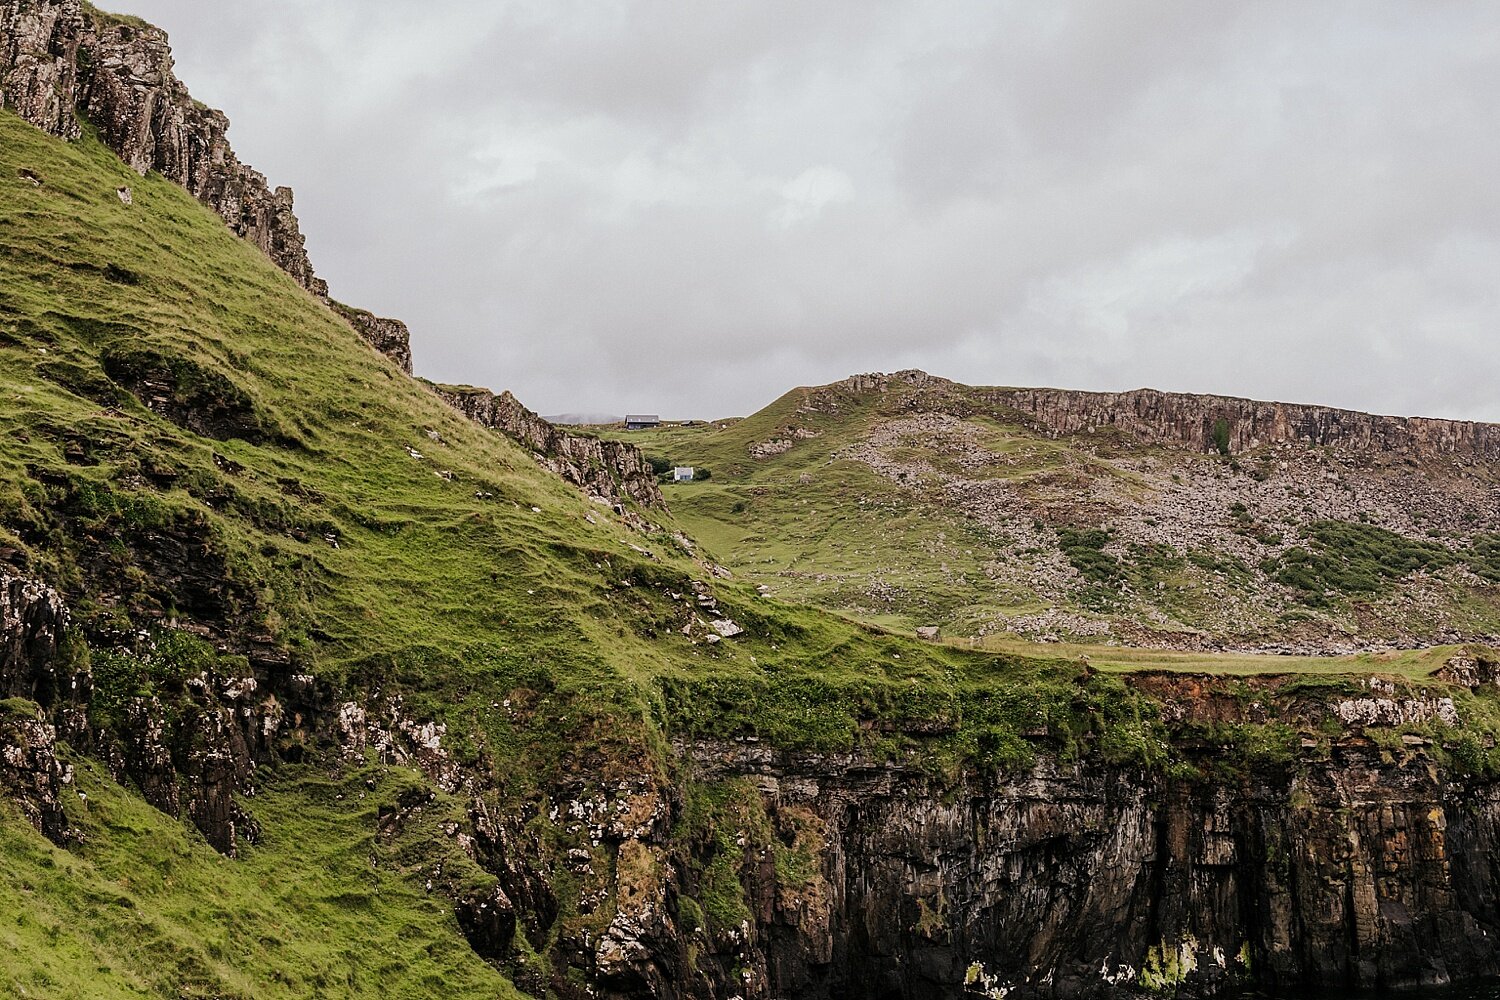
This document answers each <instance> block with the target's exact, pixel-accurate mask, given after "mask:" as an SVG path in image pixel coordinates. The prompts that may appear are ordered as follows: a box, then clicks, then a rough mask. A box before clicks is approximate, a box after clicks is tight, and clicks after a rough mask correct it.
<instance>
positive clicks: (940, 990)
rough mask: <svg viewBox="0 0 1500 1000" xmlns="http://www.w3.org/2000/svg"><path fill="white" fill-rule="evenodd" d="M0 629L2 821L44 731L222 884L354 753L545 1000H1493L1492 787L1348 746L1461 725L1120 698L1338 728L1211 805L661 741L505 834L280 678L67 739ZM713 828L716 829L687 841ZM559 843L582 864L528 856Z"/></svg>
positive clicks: (381, 717)
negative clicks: (520, 957)
mask: <svg viewBox="0 0 1500 1000" xmlns="http://www.w3.org/2000/svg"><path fill="white" fill-rule="evenodd" d="M0 611H3V617H0V630H3V634H0V639H3V642H0V677H3V679H4V683H5V689H6V691H7V692H22V693H27V694H29V695H30V696H33V697H35V698H36V699H37V700H38V701H39V702H40V703H41V705H42V711H41V712H37V711H36V710H34V709H33V708H31V707H30V706H28V705H26V704H24V703H19V702H14V701H12V702H0V748H3V750H4V752H3V754H0V794H4V795H5V796H6V797H8V798H10V799H11V800H13V801H15V802H17V803H18V804H19V805H20V808H21V810H22V814H23V815H24V816H25V817H26V818H27V819H28V820H29V821H30V822H31V823H33V824H34V825H35V826H36V827H37V828H38V829H40V830H42V831H43V832H44V833H45V834H46V835H47V836H48V837H50V838H51V839H53V840H54V841H56V842H58V843H60V844H67V843H69V842H70V841H71V839H72V837H73V834H72V831H70V830H69V828H68V823H67V819H66V815H65V813H64V811H63V809H62V807H61V797H62V796H63V795H64V794H69V792H68V791H67V789H68V785H69V783H70V782H71V780H72V774H71V771H70V770H69V768H68V767H66V766H65V765H63V764H61V763H60V762H59V759H58V755H57V752H56V739H57V735H58V732H59V729H62V730H68V729H70V728H71V729H74V730H77V731H76V732H75V734H74V735H73V736H72V737H71V740H72V741H74V742H75V747H74V749H75V750H78V749H88V750H89V751H90V752H94V753H99V754H101V755H102V757H103V759H105V760H106V761H108V762H109V764H110V767H111V769H112V770H113V771H114V772H115V773H116V775H117V777H119V778H120V779H122V780H127V779H128V780H129V781H130V783H131V784H132V785H134V786H136V787H138V788H140V789H141V792H142V794H143V795H144V796H145V797H146V798H147V799H148V801H151V802H152V803H153V804H154V805H156V806H157V807H158V808H160V809H162V810H164V811H166V812H169V813H171V814H173V815H179V816H184V817H185V818H188V819H190V820H191V821H192V822H193V823H194V824H195V825H196V826H198V828H199V829H200V830H202V831H203V832H204V834H205V836H206V837H207V838H208V840H209V842H210V843H212V844H213V845H214V846H216V847H217V848H218V849H219V850H221V851H223V852H224V853H226V854H230V855H233V854H234V853H235V852H236V851H237V849H238V847H239V846H240V845H241V844H243V843H245V842H247V841H253V840H254V839H255V838H256V836H258V832H259V831H258V829H257V827H256V825H255V823H254V821H253V820H252V819H251V818H250V817H249V816H248V815H247V814H245V813H244V812H242V811H241V809H240V807H239V805H238V798H239V797H240V796H244V795H248V794H253V789H254V784H255V780H256V779H255V775H256V771H257V769H258V767H260V766H262V765H265V764H268V763H272V762H274V761H276V760H281V759H288V758H289V757H292V758H295V757H297V756H300V755H301V754H304V753H306V752H307V750H308V748H310V747H314V746H317V747H322V748H324V749H325V751H326V752H328V753H330V754H332V758H331V759H340V758H342V759H347V760H363V759H365V757H366V755H367V754H373V755H375V757H376V758H378V759H379V760H381V761H383V762H386V763H389V764H401V765H404V766H408V767H412V768H415V769H418V770H420V771H421V772H422V773H423V774H424V775H425V776H426V777H427V780H429V781H430V782H431V783H432V784H433V786H435V787H437V788H441V789H442V790H444V791H445V792H447V793H449V794H451V795H456V796H458V797H459V798H460V799H461V800H462V801H466V802H467V803H468V808H467V815H466V818H465V822H464V823H463V824H462V827H461V828H460V826H459V825H458V824H455V825H454V828H453V830H452V832H451V833H450V834H449V835H450V836H452V837H454V838H455V840H456V842H457V843H458V844H460V845H462V848H463V850H464V851H465V852H466V853H468V854H469V856H470V857H472V858H473V859H474V860H475V861H477V862H478V863H479V864H480V865H481V866H482V867H483V868H484V869H486V870H487V871H489V872H491V873H492V874H493V875H494V876H496V878H497V879H498V886H497V887H493V888H490V889H486V890H484V892H483V894H482V895H472V894H471V895H467V896H464V895H459V896H456V897H455V898H454V899H453V900H452V903H453V906H454V911H455V913H456V915H457V918H458V920H459V923H460V926H461V927H462V928H463V929H464V931H465V933H466V934H467V935H468V937H469V940H470V942H471V943H472V944H473V946H474V947H475V948H476V950H478V951H479V952H480V953H481V954H484V955H486V956H489V957H492V958H494V959H495V960H497V961H501V962H506V961H507V960H508V957H509V956H511V955H512V954H513V950H514V942H513V940H512V939H513V936H514V935H516V934H525V935H527V936H528V937H529V938H530V939H531V940H532V941H533V943H534V944H535V943H536V942H541V941H544V940H548V939H549V938H550V939H551V940H552V941H553V944H552V945H551V946H550V948H551V952H550V954H551V956H552V959H551V960H552V962H554V963H555V965H554V966H553V972H552V974H549V975H548V976H547V977H545V978H544V979H540V980H537V981H535V982H532V983H530V986H531V987H533V988H536V989H543V988H546V987H551V988H552V989H554V990H558V991H560V992H561V995H569V996H575V995H576V996H582V995H584V993H583V992H581V990H582V987H580V986H579V985H578V984H579V982H580V980H579V979H578V978H576V977H577V976H578V975H580V974H581V975H582V977H583V979H582V980H581V981H582V982H584V983H587V984H589V985H588V995H593V996H604V997H618V998H637V997H657V998H673V1000H676V998H681V1000H687V998H695V1000H698V998H701V1000H710V998H712V1000H727V998H730V997H735V996H739V997H744V998H751V1000H768V998H771V997H777V996H788V995H797V996H806V997H814V998H815V997H833V996H851V995H858V996H885V997H910V998H934V1000H936V998H951V997H955V996H959V995H976V996H988V997H1003V996H1007V995H1014V996H1016V997H1033V996H1034V997H1049V998H1050V997H1056V998H1063V997H1076V996H1123V995H1125V994H1126V993H1139V992H1140V991H1142V990H1144V991H1146V992H1151V993H1172V992H1176V991H1179V990H1187V991H1189V992H1191V993H1207V992H1212V991H1214V990H1216V989H1220V988H1228V987H1238V986H1261V987H1269V988H1288V987H1337V988H1347V987H1370V988H1374V987H1381V988H1389V987H1399V986H1408V985H1419V984H1428V985H1430V984H1441V983H1446V982H1448V981H1450V980H1453V981H1459V980H1465V979H1474V978H1479V977H1484V976H1491V975H1496V974H1500V907H1497V903H1496V900H1497V899H1500V871H1497V870H1496V868H1495V866H1494V865H1492V864H1491V863H1490V862H1489V860H1488V859H1489V858H1492V857H1494V856H1496V855H1497V854H1500V785H1497V784H1496V783H1495V782H1494V781H1491V780H1479V779H1469V778H1464V777H1461V776H1458V775H1456V774H1453V773H1450V772H1447V771H1445V770H1444V769H1443V767H1442V766H1440V765H1439V764H1438V763H1437V762H1436V760H1435V759H1434V758H1432V757H1431V756H1429V755H1428V753H1427V751H1426V750H1425V747H1424V746H1423V744H1424V742H1425V741H1423V740H1415V741H1411V742H1409V743H1408V744H1407V746H1406V748H1405V750H1404V751H1403V752H1401V753H1400V754H1392V753H1391V752H1389V751H1382V750H1381V749H1380V747H1379V746H1377V745H1376V744H1375V743H1374V742H1372V741H1371V740H1370V739H1369V738H1367V737H1366V735H1365V731H1364V727H1365V726H1375V725H1378V724H1383V723H1387V722H1390V721H1392V720H1395V719H1399V718H1406V717H1413V718H1415V717H1416V716H1418V715H1422V714H1423V713H1428V714H1431V715H1433V716H1441V715H1444V714H1445V713H1447V712H1451V702H1449V701H1446V700H1445V699H1444V698H1441V697H1429V696H1426V695H1422V696H1421V697H1420V698H1417V699H1415V700H1405V701H1403V700H1401V699H1399V698H1397V697H1396V696H1395V692H1394V689H1393V688H1391V687H1389V686H1388V685H1387V684H1386V682H1384V681H1378V680H1377V681H1372V682H1371V683H1370V684H1369V691H1368V693H1367V694H1359V695H1349V696H1346V697H1345V698H1344V699H1343V700H1342V701H1340V700H1337V698H1338V696H1334V700H1332V701H1327V702H1325V701H1323V700H1320V697H1319V696H1317V695H1311V696H1307V695H1304V696H1303V698H1304V702H1305V703H1301V704H1298V703H1295V701H1294V700H1293V702H1289V701H1288V698H1287V696H1283V695H1278V693H1277V690H1276V685H1275V684H1274V683H1269V682H1265V681H1262V680H1255V681H1254V687H1255V694H1256V696H1257V697H1256V700H1255V701H1254V702H1253V703H1251V702H1247V701H1246V700H1245V699H1243V698H1240V697H1238V696H1236V695H1235V694H1234V692H1233V691H1231V690H1229V689H1227V688H1226V689H1224V690H1216V684H1218V682H1216V681H1215V680H1214V679H1212V678H1191V677H1182V676H1180V675H1174V676H1171V677H1161V678H1155V677H1147V678H1144V679H1141V680H1139V681H1137V683H1138V684H1140V685H1142V686H1143V688H1145V689H1149V690H1150V691H1151V692H1152V694H1153V696H1154V697H1157V698H1158V699H1159V700H1160V703H1161V705H1162V706H1163V715H1164V717H1165V718H1168V719H1174V720H1177V721H1178V722H1191V721H1195V720H1196V721H1199V722H1205V721H1217V722H1223V721H1230V720H1234V719H1241V718H1244V717H1245V713H1246V712H1251V713H1254V712H1258V711H1263V710H1264V705H1266V704H1268V703H1269V702H1270V701H1272V700H1273V699H1278V698H1279V699H1280V700H1281V704H1282V707H1283V708H1285V709H1286V711H1287V712H1288V714H1287V716H1286V717H1287V718H1292V719H1295V720H1296V721H1299V722H1302V723H1307V724H1310V725H1315V726H1321V727H1322V731H1324V732H1326V731H1327V725H1326V724H1327V723H1329V722H1331V720H1334V719H1347V720H1350V721H1345V722H1343V723H1341V729H1342V735H1341V736H1339V737H1336V738H1335V739H1334V741H1333V746H1332V748H1331V750H1329V751H1326V752H1314V751H1308V750H1304V755H1303V756H1302V757H1301V758H1298V759H1292V760H1289V761H1283V762H1280V763H1274V764H1267V765H1265V766H1263V767H1259V768H1251V769H1248V770H1242V771H1238V772H1232V771H1223V772H1221V773H1219V775H1218V776H1217V777H1196V778H1191V779H1186V778H1180V779H1179V778H1173V777H1170V776H1167V775H1163V774H1160V773H1154V772H1146V771H1142V770H1140V769H1138V768H1136V767H1132V766H1112V765H1109V764H1106V763H1104V762H1103V761H1101V760H1099V759H1098V758H1097V757H1095V758H1090V759H1089V760H1085V761H1079V762H1064V761H1062V760H1060V759H1058V758H1057V757H1056V756H1055V755H1053V754H1052V753H1050V752H1047V751H1045V750H1043V751H1042V752H1040V753H1039V755H1038V757H1037V759H1036V762H1035V763H1034V764H1032V765H1030V766H1027V767H1022V768H1019V769H1011V770H1007V771H999V770H993V769H967V770H965V771H963V772H961V773H958V774H950V775H942V774H939V773H936V772H935V771H933V770H932V769H930V768H924V767H921V766H919V765H917V764H915V763H903V762H901V761H899V760H892V759H890V758H889V757H876V756H869V755H866V754H863V753H860V752H854V753H845V754H820V753H812V752H806V751H800V752H791V751H779V750H776V749H773V748H772V747H770V746H768V745H763V744H760V743H758V742H756V741H753V740H749V741H735V742H728V741H718V740H700V741H693V740H680V741H678V742H677V743H676V744H675V745H674V746H673V747H672V748H671V749H670V750H669V751H668V756H669V758H670V760H669V761H667V762H666V766H665V767H659V768H658V767H653V765H652V764H651V763H650V762H649V761H647V760H643V761H641V762H640V766H639V767H638V768H635V769H631V770H622V769H620V768H618V767H611V766H609V765H607V764H605V763H603V762H595V763H596V764H597V765H598V766H597V767H596V768H595V767H592V766H590V767H585V768H583V769H574V768H567V769H564V771H563V772H562V773H561V774H560V776H559V777H558V778H557V779H556V780H555V781H553V782H552V783H550V784H548V785H546V786H545V787H542V788H539V789H537V790H536V793H535V794H536V798H535V800H534V801H531V802H528V803H527V804H524V805H522V806H521V807H519V808H517V807H516V804H515V803H513V802H512V803H511V804H510V805H509V806H508V807H507V806H506V805H505V804H504V803H505V800H503V799H501V798H497V789H496V787H495V782H496V781H497V780H501V779H498V778H497V774H496V773H494V772H491V771H490V770H488V769H486V768H483V767H473V768H470V767H460V766H459V765H458V764H457V763H456V761H455V759H454V757H453V756H452V755H451V754H450V753H449V751H448V750H447V749H446V746H445V743H446V738H447V734H446V731H445V730H444V728H443V727H442V726H441V725H435V724H433V723H420V722H419V721H417V720H414V719H412V718H410V717H409V716H407V715H406V714H405V713H404V711H403V708H402V706H401V704H400V702H399V700H397V699H385V698H379V697H367V698H364V699H362V700H346V698H347V693H343V694H341V693H336V692H334V691H331V690H328V689H326V688H322V687H321V686H319V685H318V684H317V683H315V682H314V681H313V680H312V678H309V677H305V676H302V675H297V674H290V673H287V672H286V671H285V670H284V669H276V668H274V667H265V666H263V667H260V668H256V669H254V670H253V671H251V672H250V673H248V674H246V675H244V676H228V675H223V676H220V675H210V674H204V675H201V676H195V677H189V678H187V680H186V684H185V689H184V692H183V697H182V698H180V699H178V700H177V701H176V702H175V703H174V704H172V705H170V706H168V705H163V704H162V703H161V702H159V701H157V700H156V699H154V698H137V699H133V700H132V701H130V702H129V703H128V704H127V706H126V710H127V713H128V719H127V720H126V724H125V725H124V727H123V731H124V732H127V733H130V734H133V736H132V738H130V739H128V740H126V741H124V742H123V743H122V742H118V741H117V739H116V738H111V737H110V736H109V735H108V734H107V733H106V732H105V731H103V730H97V731H89V730H88V729H87V727H86V726H70V725H69V724H68V723H67V722H66V720H68V719H70V718H74V714H73V713H75V712H77V711H78V710H79V708H80V706H83V705H86V704H87V701H88V698H89V696H90V692H91V689H92V684H91V681H90V678H89V676H88V674H87V672H86V671H84V672H82V673H78V672H75V671H74V669H73V668H72V667H70V666H69V665H68V663H67V657H66V655H65V651H64V650H63V649H62V648H61V646H60V645H59V642H58V638H59V635H60V630H61V629H62V627H63V625H64V624H65V623H66V620H67V615H66V612H65V610H64V609H63V608H62V606H61V604H60V602H59V601H58V599H57V596H56V594H55V593H53V592H51V591H50V590H48V589H47V588H45V587H41V586H38V585H36V584H33V583H30V582H28V581H25V580H21V579H18V578H15V577H9V576H7V577H6V578H5V579H4V580H3V581H0ZM1480 666H1482V667H1484V669H1480V667H1476V666H1475V665H1474V664H1471V663H1468V661H1465V662H1463V663H1460V664H1458V667H1460V668H1462V669H1461V670H1460V671H1459V674H1462V677H1460V679H1461V680H1463V679H1467V680H1468V681H1472V682H1474V683H1476V684H1480V685H1492V684H1493V680H1489V681H1486V680H1484V678H1485V677H1493V675H1494V669H1493V665H1480ZM1471 668H1472V669H1471ZM1455 676H1458V674H1455ZM1218 686H1219V687H1222V685H1218ZM1247 706H1248V707H1247ZM59 720H63V721H62V722H61V723H59ZM1181 736H1182V734H1181V733H1179V734H1178V737H1177V738H1181ZM1208 752H1209V754H1210V757H1212V754H1213V752H1214V751H1213V750H1212V748H1209V749H1208ZM581 763H582V762H581ZM425 801H427V798H426V795H425V793H424V794H423V795H420V796H417V797H416V798H414V799H413V800H412V803H411V805H410V807H409V808H411V809H417V808H420V804H421V803H422V802H425ZM695 802H696V803H698V804H697V805H694V803H695ZM704 802H713V803H718V805H717V806H716V807H715V808H717V812H716V813H714V814H713V815H711V817H710V818H709V821H708V822H707V823H705V822H704V821H703V818H702V809H703V808H704V807H703V805H702V803H704ZM404 808H407V807H404ZM382 822H383V823H386V824H399V823H400V822H402V815H401V814H400V813H398V814H396V815H395V816H393V817H391V818H389V819H387V820H383V821H382ZM384 828H385V827H383V829H384ZM580 837H582V838H584V840H583V842H584V843H587V844H591V845H592V846H591V847H589V848H584V849H578V848H573V849H569V850H566V851H564V850H563V849H562V848H561V847H557V846H551V847H549V846H548V845H549V844H554V845H555V844H557V843H562V844H567V843H577V842H579V841H578V838H580ZM570 912H571V913H574V914H575V915H574V916H572V917H568V916H566V914H567V913H570ZM578 914H583V915H589V914H594V915H597V920H594V921H593V922H590V923H583V924H580V923H579V922H578V921H579V916H578ZM590 919H592V918H590Z"/></svg>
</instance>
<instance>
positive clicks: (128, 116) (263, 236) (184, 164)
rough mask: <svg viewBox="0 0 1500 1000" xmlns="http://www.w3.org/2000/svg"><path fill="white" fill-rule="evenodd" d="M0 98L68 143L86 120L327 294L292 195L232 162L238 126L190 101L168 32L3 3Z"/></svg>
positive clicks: (81, 9)
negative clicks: (231, 138) (232, 129)
mask: <svg viewBox="0 0 1500 1000" xmlns="http://www.w3.org/2000/svg"><path fill="white" fill-rule="evenodd" d="M0 99H3V102H4V104H5V106H6V107H9V108H12V109H13V110H15V111H16V112H17V113H18V114H19V115H21V117H23V118H25V119H26V120H27V121H29V122H31V123H32V124H33V125H36V126H37V127H39V128H42V129H44V130H45V131H48V132H51V133H52V134H54V135H58V136H62V137H63V138H67V139H73V138H76V137H77V136H78V135H79V133H80V131H81V129H82V125H81V122H80V118H81V117H82V118H86V119H87V120H88V121H89V122H90V123H91V124H92V125H93V126H94V127H95V128H96V129H97V130H98V132H99V137H100V138H101V139H102V140H103V141H104V143H105V144H106V145H107V146H109V147H110V148H111V149H113V150H114V151H115V152H116V153H117V154H119V156H120V158H121V159H122V160H124V161H125V162H126V163H128V164H129V165H130V166H132V167H134V168H135V169H136V170H137V171H139V172H140V173H142V174H144V173H146V172H147V171H148V170H155V171H157V172H159V173H160V174H162V176H164V177H167V178H168V179H170V180H172V181H175V182H176V183H178V184H181V185H182V186H183V187H185V188H187V190H188V191H190V192H191V193H192V194H193V195H194V196H195V197H196V198H198V200H199V201H201V202H203V203H204V204H205V205H208V206H209V207H210V208H212V209H213V210H214V211H215V212H217V213H218V214H219V215H220V216H221V217H222V218H223V219H224V221H225V223H226V224H227V225H228V226H229V228H230V229H232V230H234V232H236V233H238V234H239V235H240V236H242V237H244V238H245V239H246V240H249V241H250V242H251V243H253V244H255V245H256V246H258V247H260V249H261V250H262V251H263V252H264V253H265V254H266V256H268V257H270V258H271V260H272V261H274V262H275V264H276V265H277V266H278V267H280V268H281V269H282V270H284V271H286V272H287V273H288V274H290V275H291V276H292V277H293V278H295V279H296V280H297V282H298V284H300V285H302V287H304V288H306V289H308V290H309V291H311V292H312V293H313V294H315V295H320V296H321V295H326V294H327V291H328V288H327V285H326V284H325V283H324V282H323V281H321V280H319V279H318V278H317V277H316V276H315V275H314V274H313V269H312V264H311V262H310V261H309V260H308V259H307V250H306V248H305V247H304V245H303V237H302V232H301V229H300V227H299V225H298V223H297V217H296V215H295V214H294V213H293V211H292V192H291V189H290V188H285V187H279V188H276V189H274V190H272V189H271V187H270V186H269V185H268V184H267V183H266V178H265V177H264V176H263V175H262V174H260V173H258V172H257V171H255V170H252V169H251V168H250V167H248V166H246V165H245V164H243V163H241V162H240V161H239V159H238V158H237V157H236V156H235V155H234V151H233V150H232V149H231V148H230V147H229V142H228V140H227V139H226V137H225V133H226V132H227V131H228V129H229V119H228V118H226V117H225V116H224V115H223V114H222V113H221V112H218V111H214V110H212V109H210V108H207V107H205V106H203V105H202V104H199V103H197V102H196V101H194V100H193V99H192V97H191V96H190V95H189V94H188V91H187V88H186V87H185V86H184V85H183V84H182V82H181V81H180V80H178V79H177V77H176V76H175V75H174V74H173V72H172V53H171V50H170V48H169V47H168V45H167V36H166V34H165V33H164V32H162V31H161V30H160V29H158V28H154V27H151V26H150V25H146V24H143V23H140V22H137V21H124V20H116V19H112V18H109V17H108V16H106V15H101V14H99V13H97V12H96V11H94V10H93V9H92V8H89V7H86V6H85V5H84V4H82V3H81V2H80V0H4V2H0Z"/></svg>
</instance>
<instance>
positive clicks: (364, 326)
mask: <svg viewBox="0 0 1500 1000" xmlns="http://www.w3.org/2000/svg"><path fill="white" fill-rule="evenodd" d="M328 304H329V305H330V306H331V307H332V308H333V311H334V312H336V313H338V314H339V315H340V316H342V317H344V319H345V320H347V321H348V323H349V325H350V326H352V327H354V329H355V330H356V331H358V332H359V335H360V336H361V337H364V338H365V340H366V341H367V342H368V343H369V344H370V346H371V347H373V348H375V350H377V351H379V352H380V353H381V354H384V355H385V356H386V357H388V358H390V359H391V360H392V361H394V362H396V364H397V365H399V366H400V368H401V370H402V371H404V372H406V374H408V375H410V374H411V331H410V330H408V329H407V328H406V324H405V323H403V322H401V321H400V320H399V319H384V318H382V317H380V316H376V315H375V314H374V313H372V312H368V311H366V310H364V309H355V308H354V307H353V306H346V305H344V304H343V303H342V302H334V301H332V300H330V301H329V303H328Z"/></svg>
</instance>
